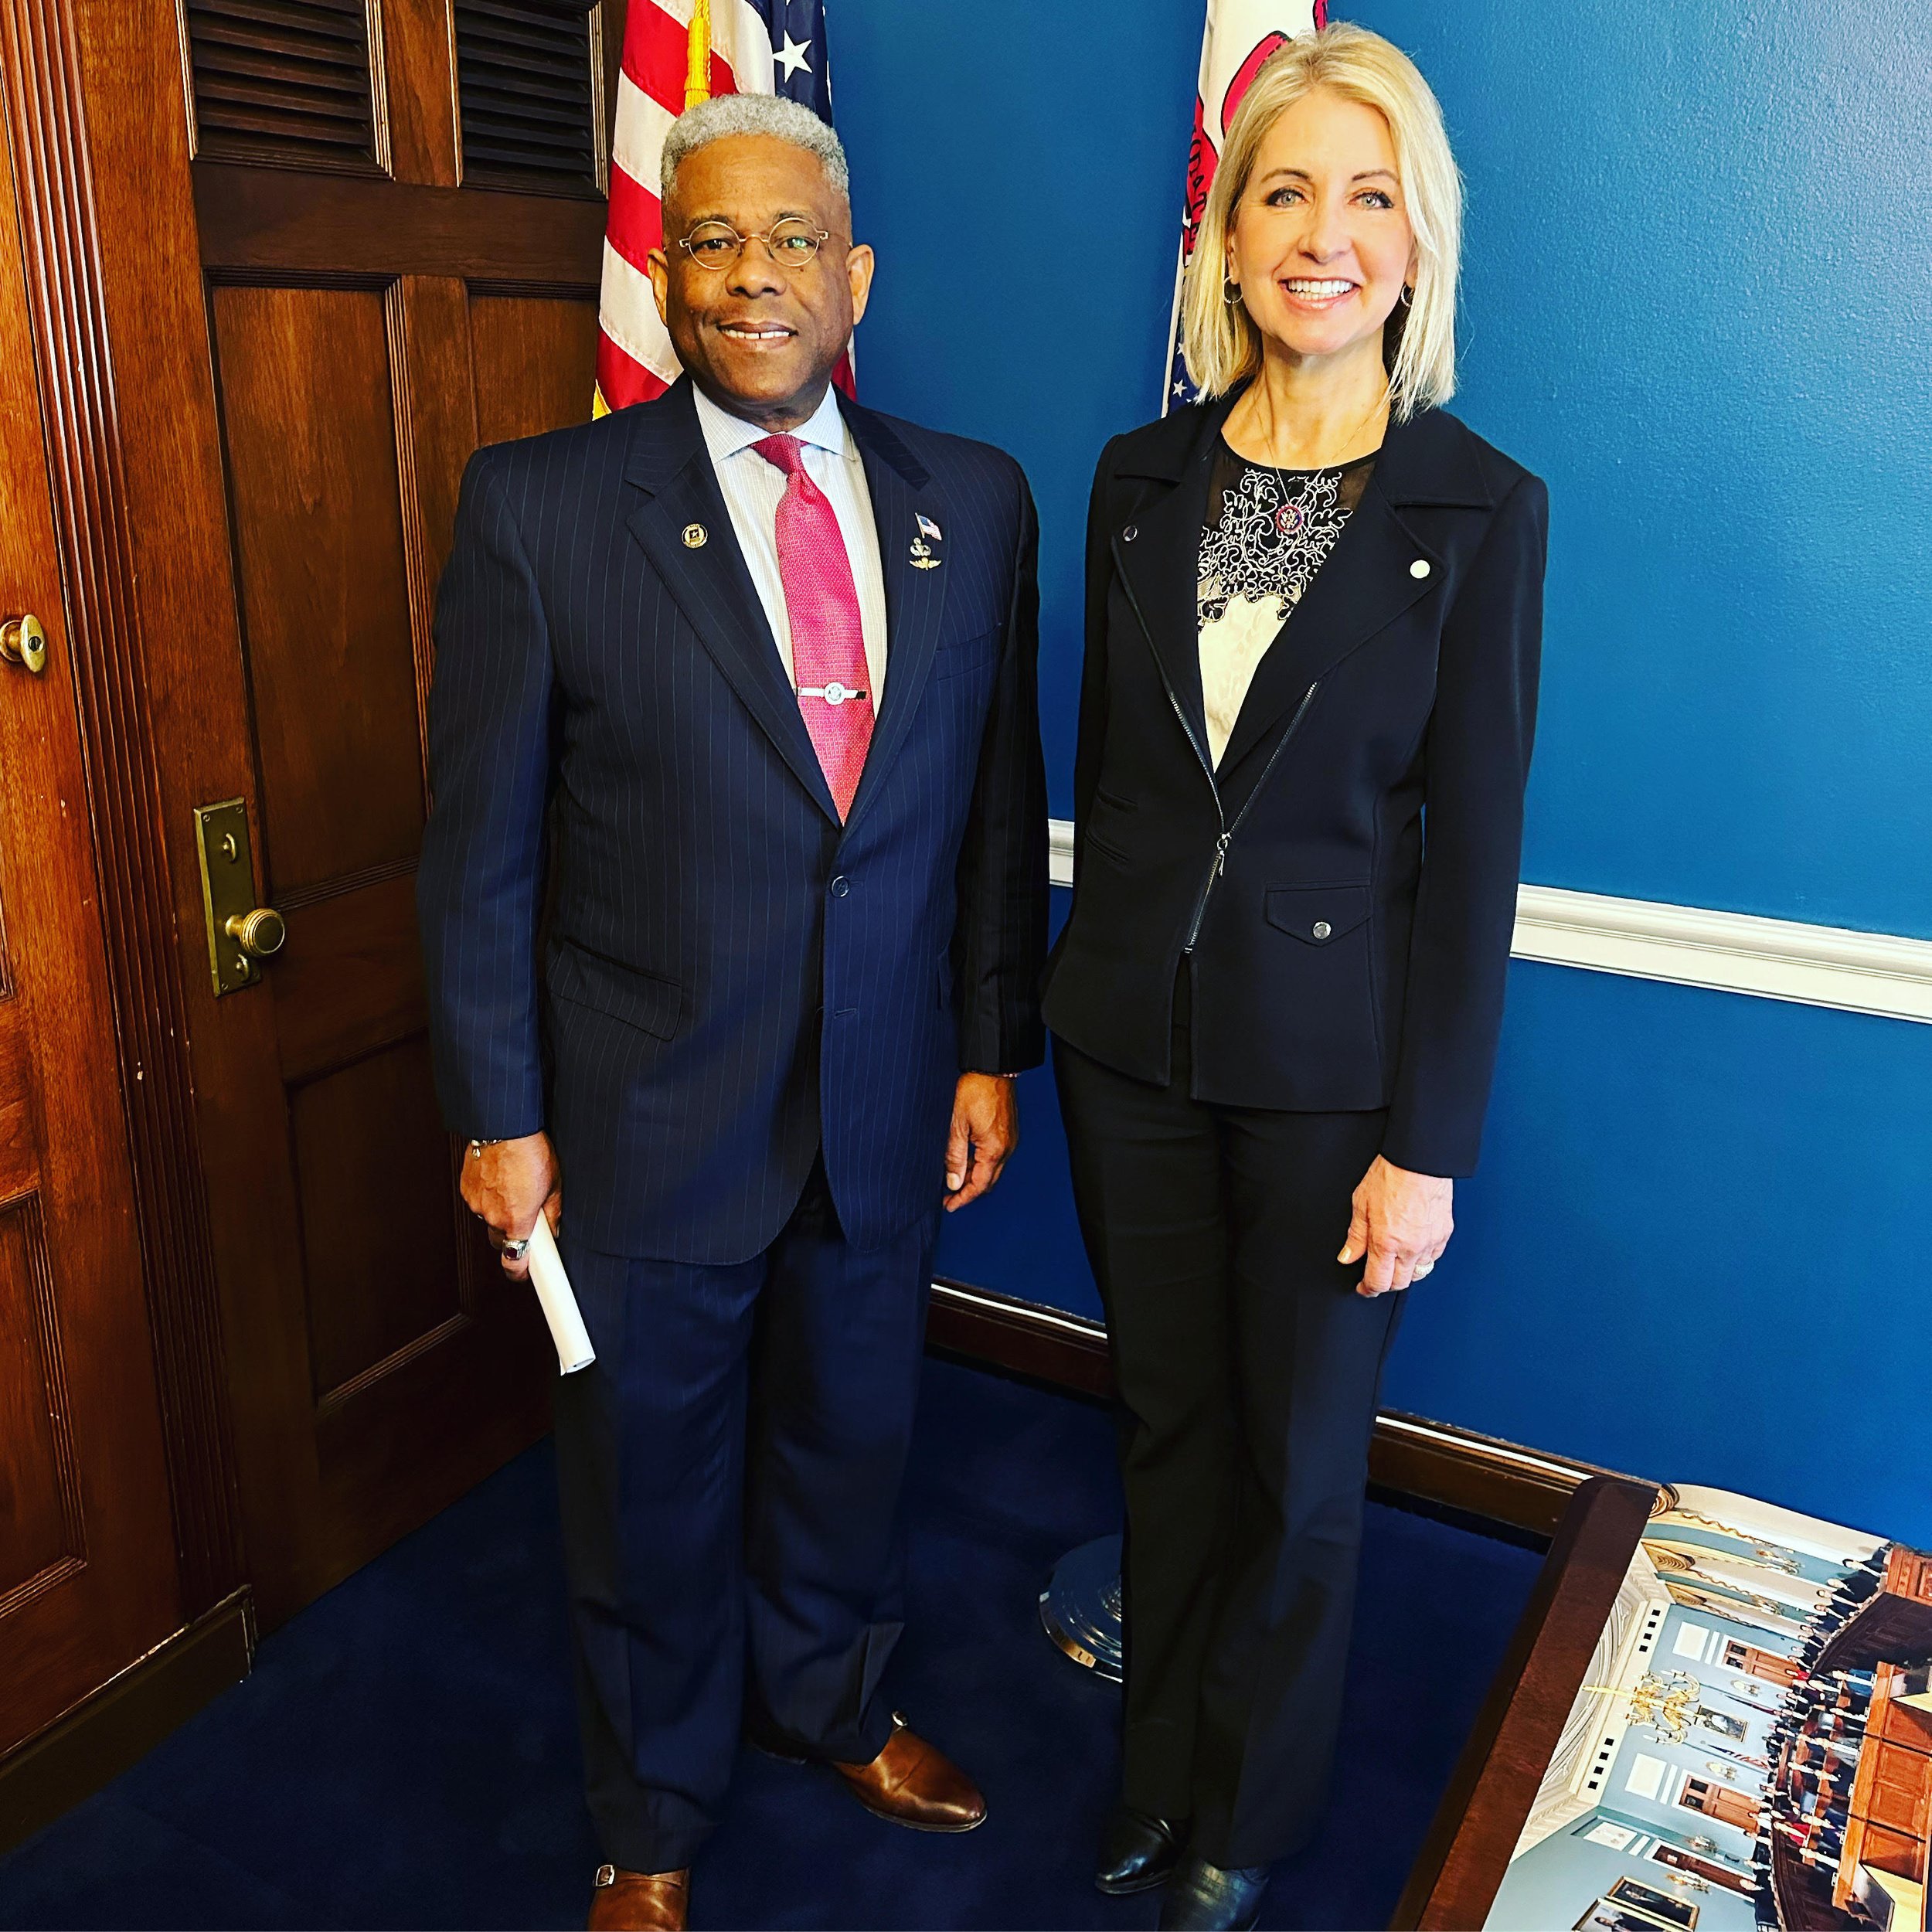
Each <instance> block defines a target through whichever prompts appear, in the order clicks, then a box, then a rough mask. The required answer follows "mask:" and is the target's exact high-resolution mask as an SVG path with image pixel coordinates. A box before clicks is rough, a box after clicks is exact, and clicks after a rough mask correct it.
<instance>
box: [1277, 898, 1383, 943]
mask: <svg viewBox="0 0 1932 1932" xmlns="http://www.w3.org/2000/svg"><path fill="white" fill-rule="evenodd" d="M1267 917H1268V923H1269V924H1270V926H1274V927H1278V928H1279V929H1280V930H1281V931H1283V932H1284V933H1291V934H1293V935H1294V937H1296V938H1297V939H1298V940H1301V941H1302V943H1303V944H1305V945H1309V946H1330V945H1332V944H1334V943H1335V940H1338V939H1340V938H1341V937H1342V936H1343V935H1344V934H1347V933H1352V932H1353V931H1354V930H1355V928H1356V927H1358V926H1359V925H1360V924H1361V923H1362V921H1363V920H1366V918H1367V917H1369V889H1368V887H1367V886H1270V887H1269V889H1268V896H1267Z"/></svg>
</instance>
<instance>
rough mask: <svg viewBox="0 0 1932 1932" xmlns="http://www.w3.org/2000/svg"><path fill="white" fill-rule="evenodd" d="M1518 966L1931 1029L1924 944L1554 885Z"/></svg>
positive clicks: (1523, 916) (1058, 881) (1055, 843)
mask: <svg viewBox="0 0 1932 1932" xmlns="http://www.w3.org/2000/svg"><path fill="white" fill-rule="evenodd" d="M1051 830H1052V845H1051V860H1050V863H1051V867H1052V876H1053V883H1054V884H1055V885H1056V886H1070V885H1071V884H1072V883H1073V824H1072V821H1070V820H1068V819H1065V818H1056V819H1054V820H1053V821H1052V827H1051ZM1512 952H1513V953H1514V955H1515V957H1517V958H1518V959H1533V960H1539V961H1543V963H1544V964H1548V965H1553V966H1577V967H1581V968H1584V969H1585V970H1587V971H1591V972H1598V973H1621V974H1622V975H1625V976H1626V977H1628V978H1634V979H1656V980H1665V981H1670V982H1671V983H1672V984H1673V985H1679V986H1704V987H1709V988H1713V989H1714V990H1716V991H1717V992H1726V993H1748V994H1750V995H1753V997H1755V998H1760V999H1782V1000H1791V1001H1795V1002H1798V1004H1800V1005H1805V1006H1831V1007H1835V1008H1838V1009H1840V1010H1841V1011H1842V1012H1850V1013H1877V1014H1880V1015H1883V1017H1885V1018H1886V1019H1906V1020H1917V1021H1919V1022H1922V1023H1932V940H1924V939H1906V938H1902V937H1897V936H1896V935H1894V934H1889V933H1861V932H1853V931H1852V930H1849V929H1848V928H1846V927H1841V926H1807V925H1804V924H1801V923H1799V922H1798V920H1790V919H1762V918H1760V917H1757V915H1755V914H1754V913H1721V912H1710V911H1707V910H1704V909H1702V907H1699V906H1667V905H1665V904H1662V903H1660V902H1658V901H1656V900H1648V899H1612V898H1609V897H1607V896H1604V894H1602V893H1579V892H1570V891H1567V890H1566V889H1564V888H1563V887H1562V886H1520V887H1519V888H1518V890H1517V896H1516V937H1515V944H1514V945H1513V947H1512Z"/></svg>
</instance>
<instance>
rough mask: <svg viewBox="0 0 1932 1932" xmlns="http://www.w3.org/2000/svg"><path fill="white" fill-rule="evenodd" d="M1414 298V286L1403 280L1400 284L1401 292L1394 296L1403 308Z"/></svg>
mask: <svg viewBox="0 0 1932 1932" xmlns="http://www.w3.org/2000/svg"><path fill="white" fill-rule="evenodd" d="M1415 298H1416V291H1415V290H1414V288H1413V287H1412V286H1411V285H1410V284H1409V283H1407V282H1404V283H1403V284H1402V293H1401V294H1400V295H1398V296H1397V297H1396V301H1399V302H1400V303H1401V304H1402V305H1403V308H1407V307H1408V306H1409V304H1410V303H1411V302H1413V301H1414V300H1415Z"/></svg>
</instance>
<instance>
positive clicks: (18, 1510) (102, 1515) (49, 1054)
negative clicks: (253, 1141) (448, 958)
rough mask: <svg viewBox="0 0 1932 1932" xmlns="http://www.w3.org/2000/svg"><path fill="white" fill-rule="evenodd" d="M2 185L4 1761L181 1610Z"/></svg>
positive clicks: (0, 1570) (0, 1525)
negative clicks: (21, 644)
mask: <svg viewBox="0 0 1932 1932" xmlns="http://www.w3.org/2000/svg"><path fill="white" fill-rule="evenodd" d="M7 147H8V149H9V151H10V150H11V148H12V142H11V141H9V143H8V144H7ZM0 195H4V213H0V417H3V418H4V420H5V421H6V422H7V423H9V424H11V425H12V434H10V436H9V450H8V460H7V461H5V463H3V464H0V615H4V616H7V617H18V616H20V615H21V614H23V613H26V612H29V611H31V612H32V613H33V614H36V616H38V617H39V619H40V621H41V622H42V624H43V625H44V626H45V628H46V632H47V635H48V639H49V651H48V658H47V664H46V670H45V672H44V673H43V675H40V676H39V677H35V676H33V675H32V674H30V673H29V672H28V671H26V669H25V668H23V667H22V666H20V665H9V664H4V663H0V928H4V932H5V939H4V954H3V955H0V1753H3V1752H5V1750H7V1749H8V1748H9V1747H12V1745H15V1744H16V1743H19V1742H21V1741H22V1740H23V1739H25V1738H27V1737H29V1736H32V1734H33V1733H35V1732H36V1731H38V1730H40V1729H41V1728H42V1727H43V1726H45V1725H46V1724H47V1723H50V1722H51V1721H52V1720H53V1719H55V1718H56V1717H58V1716H60V1714H61V1713H63V1711H65V1710H66V1709H69V1708H70V1706H73V1704H75V1703H76V1702H78V1701H79V1700H80V1699H81V1698H82V1697H83V1696H86V1695H87V1693H88V1692H90V1691H91V1690H93V1689H94V1688H95V1687H96V1686H97V1685H99V1684H101V1683H103V1682H105V1681H106V1680H107V1679H108V1678H109V1677H111V1676H112V1675H114V1673H115V1672H117V1671H118V1670H120V1669H121V1668H124V1666H125V1665H128V1664H129V1663H131V1662H133V1661H134V1658H137V1657H138V1656H140V1655H141V1654H142V1653H143V1652H144V1651H146V1650H148V1649H149V1648H151V1647H152V1646H153V1645H155V1644H158V1643H159V1642H160V1641H162V1639H163V1638H165V1637H166V1636H167V1635H168V1634H169V1633H170V1632H171V1631H173V1630H174V1629H175V1628H176V1627H177V1626H178V1624H179V1622H180V1621H181V1619H180V1617H179V1607H180V1606H179V1591H178V1581H177V1571H176V1565H175V1545H174V1533H173V1524H172V1516H171V1512H170V1508H169V1502H168V1488H167V1480H166V1473H165V1452H164V1450H163V1446H162V1431H161V1420H160V1410H159V1405H158V1400H157V1396H156V1393H155V1373H154V1362H153V1355H152V1352H151V1345H150V1342H149V1339H148V1308H147V1300H146V1296H145V1293H144V1290H143V1285H142V1280H141V1256H140V1250H139V1245H138V1239H137V1237H136V1234H135V1232H134V1220H133V1216H132V1214H131V1211H130V1206H129V1202H130V1199H131V1191H132V1182H131V1176H130V1173H129V1169H128V1152H127V1128H126V1121H125V1117H124V1113H123V1111H122V1106H121V1094H120V1091H119V1086H118V1077H117V1066H118V1064H119V1063H118V1060H117V1055H116V1052H115V1047H114V1021H113V1012H112V1006H111V997H110V994H109V989H108V985H107V963H106V954H105V951H104V944H103V938H102V933H101V927H100V911H99V907H100V893H99V890H98V887H97V880H96V877H95V871H94V865H95V859H94V847H93V842H92V836H91V832H90V820H89V815H88V806H87V790H86V786H85V782H84V779H83V770H82V760H81V750H80V728H79V720H78V716H77V711H76V708H75V694H74V689H73V682H72V680H71V677H70V662H69V655H68V650H67V636H66V629H67V627H66V616H65V607H64V605H63V597H62V587H61V580H60V568H59V565H58V563H57V561H56V548H55V543H54V534H53V503H52V499H51V497H50V495H49V488H48V481H47V476H46V471H45V469H44V468H43V462H42V456H41V452H42V451H43V447H45V442H44V440H43V427H42V418H41V413H40V412H41V406H42V405H41V398H40V395H39V389H38V386H37V385H36V376H35V366H34V359H33V354H32V345H31V343H30V342H29V337H28V333H27V330H28V320H27V318H28V308H27V300H26V291H25V287H24V285H23V281H22V256H21V245H22V238H21V233H20V229H19V215H18V207H19V203H18V202H17V200H16V198H15V193H14V184H13V181H12V176H11V175H10V174H6V175H0Z"/></svg>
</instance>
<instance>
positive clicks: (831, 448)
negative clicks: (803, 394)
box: [692, 384, 886, 717]
mask: <svg viewBox="0 0 1932 1932" xmlns="http://www.w3.org/2000/svg"><path fill="white" fill-rule="evenodd" d="M692 393H693V395H694V396H695V397H696V401H697V405H698V422H699V427H701V428H702V430H703V431H704V440H705V447H706V449H707V450H709V451H710V452H711V467H712V468H713V470H714V471H716V473H717V478H718V488H719V489H720V490H721V491H722V492H723V493H724V500H725V508H726V509H727V510H729V511H730V513H731V527H732V529H733V530H734V531H735V532H736V533H737V538H738V548H739V549H740V550H741V551H743V553H744V560H745V565H746V567H747V569H748V570H750V573H751V581H752V583H753V587H755V588H756V589H757V593H758V601H759V602H760V604H763V605H764V609H765V616H766V618H767V621H769V622H770V625H771V634H772V636H773V637H774V638H776V639H777V644H778V657H779V661H780V662H781V663H782V664H783V665H784V668H785V677H786V680H787V682H789V683H790V684H791V685H792V687H793V688H794V689H797V686H798V679H797V678H796V677H795V676H794V675H793V672H792V655H791V617H790V616H789V614H787V611H786V609H785V587H784V579H783V578H782V577H781V576H780V575H779V573H778V538H777V517H778V504H779V500H780V498H782V497H783V496H784V493H785V474H784V471H782V470H781V469H779V468H777V466H776V465H775V464H771V463H768V462H767V461H766V460H765V459H764V457H762V456H760V454H758V453H757V451H756V450H754V449H753V447H751V446H752V444H754V443H757V442H761V441H763V440H764V438H765V437H767V436H768V435H770V434H771V432H770V430H766V429H764V428H761V427H760V426H759V425H758V424H757V423H747V422H746V421H745V420H743V418H742V417H736V416H733V415H730V414H728V413H726V411H725V410H721V409H720V408H719V406H717V404H716V403H714V402H713V401H712V400H711V399H710V398H709V396H706V394H705V393H704V391H703V390H702V389H699V388H698V387H697V386H696V384H693V385H692ZM790 434H792V435H794V436H795V437H798V440H799V441H800V442H801V443H802V444H804V450H805V474H807V475H808V477H810V478H811V480H812V481H813V482H815V484H817V485H818V487H819V488H820V489H821V490H822V491H824V492H825V495H826V497H827V498H828V500H829V501H830V502H831V504H832V511H833V513H834V514H835V515H836V516H837V517H838V528H839V531H840V533H841V534H842V536H844V538H845V556H846V559H847V560H848V561H849V563H850V564H851V566H852V584H853V587H854V588H855V590H857V591H858V593H859V626H860V629H861V632H862V635H863V636H864V638H865V641H866V672H867V673H868V675H869V676H870V678H871V679H872V692H871V696H872V715H873V716H874V717H876V716H878V715H879V705H880V701H881V699H882V698H883V695H884V692H885V689H886V580H885V576H884V573H883V570H881V568H880V566H879V531H878V528H877V526H876V525H875V524H874V522H873V521H872V492H871V491H870V490H869V489H868V488H866V465H865V461H864V459H863V458H862V457H861V456H860V454H859V446H858V444H855V442H854V441H853V440H852V432H851V430H849V429H848V428H847V427H845V418H844V417H842V416H841V415H840V414H839V413H838V391H837V390H836V389H832V388H831V387H830V386H828V387H827V389H826V390H825V400H824V401H823V402H822V403H820V404H819V405H818V408H817V409H816V410H814V411H813V412H812V415H811V420H810V421H809V422H807V423H801V425H800V426H799V427H798V428H797V429H795V430H791V432H790Z"/></svg>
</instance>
